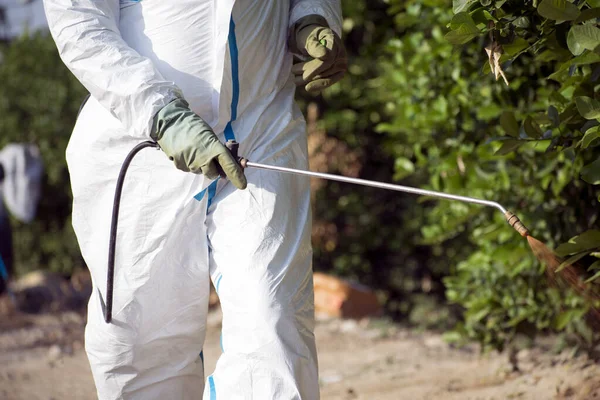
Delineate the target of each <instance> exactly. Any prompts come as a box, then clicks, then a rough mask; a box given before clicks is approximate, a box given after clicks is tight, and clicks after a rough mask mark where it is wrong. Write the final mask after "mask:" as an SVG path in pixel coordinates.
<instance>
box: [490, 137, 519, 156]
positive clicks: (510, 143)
mask: <svg viewBox="0 0 600 400" xmlns="http://www.w3.org/2000/svg"><path fill="white" fill-rule="evenodd" d="M524 143H526V142H525V141H523V140H515V139H507V140H503V141H502V147H500V148H499V149H498V150H497V151H496V153H494V154H495V155H497V156H503V155H506V154H508V153H511V152H513V151H515V150H516V149H517V148H518V147H519V146H521V145H523V144H524Z"/></svg>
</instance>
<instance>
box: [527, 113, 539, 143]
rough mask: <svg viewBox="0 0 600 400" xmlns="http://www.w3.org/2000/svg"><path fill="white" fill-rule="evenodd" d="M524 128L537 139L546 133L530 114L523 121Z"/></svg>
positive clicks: (530, 135)
mask: <svg viewBox="0 0 600 400" xmlns="http://www.w3.org/2000/svg"><path fill="white" fill-rule="evenodd" d="M523 129H525V133H527V135H529V137H532V138H535V139H538V138H540V137H542V135H543V134H544V132H542V129H541V128H540V126H539V125H538V124H537V123H536V122H535V121H534V120H533V118H531V116H529V115H528V116H527V118H525V121H523Z"/></svg>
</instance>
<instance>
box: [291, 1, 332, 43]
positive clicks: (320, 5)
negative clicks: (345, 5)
mask: <svg viewBox="0 0 600 400" xmlns="http://www.w3.org/2000/svg"><path fill="white" fill-rule="evenodd" d="M311 14H317V15H320V16H322V17H323V18H325V19H326V20H327V22H328V23H329V27H330V28H331V29H333V31H334V32H335V33H337V34H338V35H339V36H340V37H341V36H342V6H341V4H340V0H292V2H291V7H290V27H292V26H293V25H294V24H295V23H296V22H298V20H299V19H300V18H302V17H305V16H307V15H311Z"/></svg>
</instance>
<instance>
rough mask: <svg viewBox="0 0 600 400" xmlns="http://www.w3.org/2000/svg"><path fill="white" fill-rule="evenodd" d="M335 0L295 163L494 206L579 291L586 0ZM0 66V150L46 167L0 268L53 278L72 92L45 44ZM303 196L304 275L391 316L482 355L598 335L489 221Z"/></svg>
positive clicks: (588, 192)
mask: <svg viewBox="0 0 600 400" xmlns="http://www.w3.org/2000/svg"><path fill="white" fill-rule="evenodd" d="M342 3H343V9H344V17H345V19H344V40H345V43H346V46H347V48H348V52H349V56H350V67H349V73H348V75H347V77H346V78H345V79H344V80H343V81H342V82H341V83H340V84H338V85H336V86H334V87H333V88H331V89H329V90H328V91H326V92H325V93H323V94H322V95H320V96H318V97H312V96H310V95H308V94H306V93H304V92H299V96H298V97H299V99H300V101H301V103H302V106H303V108H304V110H305V111H306V113H307V116H308V120H309V132H310V134H309V150H310V153H311V168H312V169H314V170H319V171H329V172H332V173H343V174H345V175H351V176H360V177H362V178H366V179H373V180H378V181H386V182H398V183H402V184H404V185H410V186H418V187H424V188H430V189H434V190H441V191H445V192H449V193H455V194H463V195H468V196H473V197H480V198H485V199H488V200H494V201H498V202H499V203H501V204H503V205H505V206H506V207H507V208H508V209H510V210H512V211H514V212H516V213H517V214H518V215H519V216H520V217H521V219H522V220H523V222H524V223H525V224H526V225H527V226H528V227H529V228H530V229H531V231H532V233H533V235H534V236H536V237H538V238H539V239H540V240H542V241H544V242H546V243H547V244H549V245H551V246H553V247H558V250H559V252H560V253H561V254H562V255H564V256H567V257H572V259H573V260H575V259H576V260H578V262H579V263H580V264H581V265H582V266H584V268H582V270H581V273H582V279H588V280H590V285H592V289H594V287H595V286H594V285H597V284H596V283H594V282H596V281H597V280H596V279H595V278H597V276H598V274H599V273H598V272H599V271H600V260H599V257H600V227H599V216H600V207H599V204H598V202H599V200H600V187H599V186H598V184H600V147H599V145H600V139H599V137H600V128H599V125H600V123H599V118H600V96H599V94H598V93H599V90H598V87H599V85H600V81H599V79H598V78H599V77H600V49H599V47H598V46H599V45H600V37H599V36H598V31H599V29H598V21H599V17H600V15H599V12H598V11H599V10H600V4H598V0H587V1H575V2H573V3H571V2H569V1H566V0H542V1H491V0H481V1H474V0H454V1H453V2H451V1H449V0H402V1H400V0H387V1H383V0H373V1H366V0H360V1H358V0H352V1H351V0H344V1H343V2H342ZM486 49H487V50H486ZM0 57H1V58H0V79H1V81H2V82H3V84H2V85H0V111H1V112H2V118H1V119H0V132H1V134H0V146H3V145H5V144H6V143H8V142H11V141H30V142H34V143H36V144H38V146H40V148H41V151H42V154H43V156H44V161H45V163H46V168H47V173H48V176H47V178H46V181H45V187H44V194H45V195H44V197H43V200H42V203H41V205H40V209H39V213H38V215H39V218H38V220H37V221H36V222H35V223H34V224H33V225H28V226H22V225H19V224H17V223H15V226H16V231H15V233H14V236H15V247H16V248H15V252H16V254H15V256H16V264H17V265H16V267H17V270H18V272H19V273H23V272H25V271H28V270H31V269H38V268H49V269H51V270H54V271H57V272H60V273H63V274H70V273H71V272H72V271H73V270H74V269H77V268H81V267H83V262H82V260H81V258H80V255H79V252H78V248H77V243H76V240H75V238H74V235H73V232H72V228H71V225H70V216H69V214H70V201H71V195H70V190H69V181H68V172H67V170H66V165H65V161H64V151H65V147H66V144H67V141H68V138H69V135H70V132H71V129H72V126H73V123H74V120H75V116H76V113H77V109H78V107H79V104H80V102H81V100H82V99H83V97H84V95H85V91H84V90H83V89H82V88H81V87H80V85H79V84H78V83H77V82H76V80H75V79H74V78H73V77H72V76H71V75H70V73H69V72H68V71H67V70H66V68H64V66H63V65H62V63H61V62H60V60H59V58H58V56H57V54H56V50H55V47H54V44H53V42H52V40H51V39H50V38H49V37H48V36H45V35H43V34H37V35H32V36H27V37H23V38H21V39H18V40H15V41H13V42H12V43H10V44H9V45H5V46H4V47H2V49H1V54H0ZM496 74H497V75H498V77H499V80H496V77H495V75H496ZM502 74H503V75H504V76H505V77H506V80H507V81H508V85H507V84H506V83H505V81H504V78H503V77H502ZM312 187H313V207H314V217H315V222H314V229H313V243H314V247H315V269H316V270H321V271H326V272H330V273H334V274H336V275H339V276H343V277H347V278H350V279H354V280H358V281H360V282H362V283H364V284H367V285H369V286H371V287H372V288H374V289H375V290H377V292H378V293H379V295H380V297H381V299H382V301H383V302H384V304H385V306H386V310H387V312H388V315H390V316H391V317H393V318H396V319H399V320H404V321H408V322H409V323H412V324H415V325H418V326H421V327H433V328H439V329H445V330H447V332H448V333H447V338H448V339H449V340H454V341H459V342H460V341H465V340H477V341H479V342H481V343H482V344H484V345H485V346H487V347H488V348H497V349H502V348H504V347H505V346H506V345H507V344H508V343H510V342H511V340H512V339H513V338H514V337H515V335H518V334H524V335H526V336H528V337H531V336H533V335H535V334H536V333H538V332H550V331H559V332H565V333H568V334H570V335H571V336H572V337H574V338H576V339H577V340H578V343H579V344H580V345H581V346H582V347H586V348H593V347H594V346H595V345H596V344H597V343H598V333H595V332H594V331H593V330H592V329H591V328H590V327H589V326H588V325H587V324H586V323H585V319H584V316H585V314H586V312H587V310H588V307H589V305H588V304H586V302H585V301H584V300H583V299H581V298H580V297H578V296H576V295H575V294H574V293H572V292H570V291H568V290H567V289H566V288H563V287H550V286H549V284H548V282H547V281H546V279H545V278H544V266H543V265H541V264H540V263H539V262H538V261H537V260H536V259H535V257H534V256H533V255H532V253H531V252H530V250H529V248H528V247H527V243H526V242H525V241H524V240H523V239H522V238H521V237H520V236H518V234H516V233H515V232H514V231H513V230H512V228H510V227H509V226H508V225H507V224H506V222H505V220H504V218H503V216H502V215H500V214H499V213H498V212H497V211H495V210H493V209H483V208H481V207H478V206H474V205H466V204H461V203H454V202H447V201H437V200H432V199H424V198H418V197H414V196H412V195H408V194H406V195H405V194H399V193H394V192H387V191H381V190H377V189H369V188H363V187H358V186H351V185H347V184H340V183H335V182H322V181H320V182H317V181H314V182H313V183H312ZM578 235H579V236H578ZM572 238H574V239H572ZM567 242H569V243H567ZM561 244H562V245H561Z"/></svg>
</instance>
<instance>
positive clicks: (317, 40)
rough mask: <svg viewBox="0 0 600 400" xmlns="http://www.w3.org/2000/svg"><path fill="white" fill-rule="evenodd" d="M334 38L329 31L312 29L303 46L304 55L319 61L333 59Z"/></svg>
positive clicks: (326, 29)
mask: <svg viewBox="0 0 600 400" xmlns="http://www.w3.org/2000/svg"><path fill="white" fill-rule="evenodd" d="M334 45H335V36H334V33H333V31H332V30H331V29H329V28H325V27H320V28H316V29H313V31H312V32H311V34H310V35H309V36H308V38H307V39H306V43H305V44H304V49H305V50H306V51H305V54H306V55H308V56H310V57H312V58H318V59H321V60H326V59H331V58H335V54H333V53H334V51H333V50H334V47H335V46H334Z"/></svg>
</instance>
